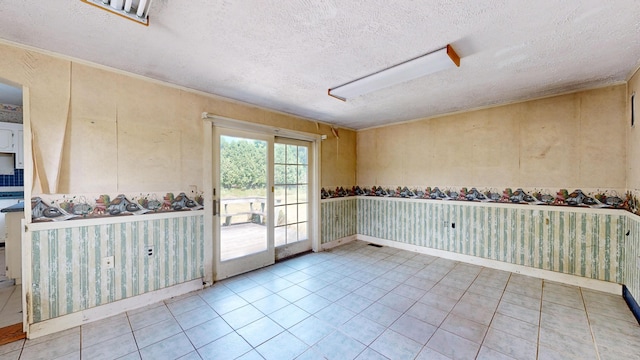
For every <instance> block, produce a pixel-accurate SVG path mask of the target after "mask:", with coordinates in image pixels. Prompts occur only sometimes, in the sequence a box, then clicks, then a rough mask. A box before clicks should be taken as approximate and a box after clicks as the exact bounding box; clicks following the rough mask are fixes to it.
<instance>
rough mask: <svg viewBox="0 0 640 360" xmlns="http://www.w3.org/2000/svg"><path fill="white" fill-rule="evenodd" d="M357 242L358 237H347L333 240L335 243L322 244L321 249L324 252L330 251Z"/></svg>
mask: <svg viewBox="0 0 640 360" xmlns="http://www.w3.org/2000/svg"><path fill="white" fill-rule="evenodd" d="M355 240H357V235H351V236H345V237H343V238H340V239H336V240H333V241H329V242H328V243H324V244H321V245H320V248H321V249H322V250H328V249H332V248H334V247H336V246H340V245H344V244H347V243H350V242H352V241H355Z"/></svg>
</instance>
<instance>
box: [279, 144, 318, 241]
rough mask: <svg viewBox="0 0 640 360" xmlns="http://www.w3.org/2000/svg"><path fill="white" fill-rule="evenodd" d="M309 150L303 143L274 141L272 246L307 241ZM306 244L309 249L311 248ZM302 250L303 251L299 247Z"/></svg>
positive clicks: (308, 145) (307, 145)
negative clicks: (273, 241)
mask: <svg viewBox="0 0 640 360" xmlns="http://www.w3.org/2000/svg"><path fill="white" fill-rule="evenodd" d="M309 149H310V143H308V142H304V141H297V140H290V139H282V138H276V143H275V144H274V174H275V175H274V185H275V199H274V205H275V219H274V224H273V225H274V237H275V246H278V247H282V246H285V245H290V244H294V243H299V242H303V241H306V240H308V239H309V237H308V235H307V233H308V231H307V228H308V221H309V214H308V213H309V194H308V191H309ZM310 244H311V243H310V242H309V249H310ZM300 249H301V251H304V249H303V248H300Z"/></svg>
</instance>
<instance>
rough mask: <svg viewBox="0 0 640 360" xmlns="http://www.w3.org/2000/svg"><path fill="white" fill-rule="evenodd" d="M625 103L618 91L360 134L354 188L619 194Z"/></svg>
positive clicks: (623, 159) (613, 88)
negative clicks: (614, 191)
mask: <svg viewBox="0 0 640 360" xmlns="http://www.w3.org/2000/svg"><path fill="white" fill-rule="evenodd" d="M625 98H626V86H625V85H618V86H611V87H606V88H600V89H595V90H589V91H583V92H578V93H574V94H568V95H561V96H556V97H550V98H546V99H541V100H533V101H528V102H523V103H517V104H510V105H505V106H498V107H493V108H489V109H483V110H476V111H470V112H465V113H460V114H454V115H448V116H443V117H438V118H432V119H424V120H419V121H414V122H410V123H406V124H401V125H391V126H385V127H381V128H375V129H369V130H363V131H360V132H358V137H357V158H358V164H357V181H358V184H359V185H364V186H372V185H381V186H389V187H395V186H399V185H403V186H405V185H406V186H416V187H425V186H432V187H433V186H440V187H462V186H475V187H478V188H479V189H482V188H495V189H499V190H502V189H504V188H506V187H511V188H517V187H524V188H539V189H548V190H551V191H556V190H557V189H560V188H570V189H574V188H582V189H583V190H584V189H598V188H600V189H619V190H623V189H625V186H626V184H625V178H626V171H625V170H626V148H625V142H626V141H625V126H626V116H625V102H626V100H625Z"/></svg>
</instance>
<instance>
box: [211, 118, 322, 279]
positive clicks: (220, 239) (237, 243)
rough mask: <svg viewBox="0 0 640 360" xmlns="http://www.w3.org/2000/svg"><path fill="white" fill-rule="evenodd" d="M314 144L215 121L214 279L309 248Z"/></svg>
mask: <svg viewBox="0 0 640 360" xmlns="http://www.w3.org/2000/svg"><path fill="white" fill-rule="evenodd" d="M311 144H312V143H311V142H308V141H301V140H292V139H287V138H280V137H275V136H273V135H269V134H261V133H257V132H256V133H254V132H244V131H239V130H230V129H225V128H220V127H215V126H214V149H213V150H214V151H213V159H214V165H213V174H214V178H213V185H214V186H213V187H214V191H213V193H214V221H213V227H214V229H213V234H214V257H215V267H216V271H215V273H216V274H215V279H217V280H219V279H224V278H227V277H229V276H233V275H237V274H241V273H244V272H248V271H251V270H254V269H257V268H260V267H263V266H267V265H270V264H273V263H274V262H275V260H277V259H281V258H285V257H289V256H292V255H295V254H298V253H300V252H305V251H309V250H311V240H310V239H311V236H310V234H311V233H312V230H311V229H312V226H311V222H312V218H313V217H312V216H310V214H311V209H312V207H311V205H310V204H311V203H312V202H311V196H310V194H311V193H310V191H311V184H312V176H310V174H311V169H312V168H313V161H314V159H313V156H312V151H311Z"/></svg>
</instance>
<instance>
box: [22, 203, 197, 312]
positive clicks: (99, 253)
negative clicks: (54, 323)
mask: <svg viewBox="0 0 640 360" xmlns="http://www.w3.org/2000/svg"><path fill="white" fill-rule="evenodd" d="M101 220H104V219H101ZM89 222H93V223H95V221H92V220H77V221H67V222H64V223H50V224H44V223H38V224H32V225H29V228H30V233H31V261H32V274H31V276H32V288H31V291H32V293H31V312H30V314H32V315H33V317H32V319H31V320H30V323H37V322H40V321H44V320H48V319H52V318H55V317H58V316H62V315H66V314H70V313H74V312H77V311H81V310H85V309H88V308H92V307H96V306H99V305H104V304H107V303H111V302H114V301H117V300H121V299H125V298H129V297H132V296H136V295H140V294H143V293H146V292H150V291H154V290H158V289H161V288H165V287H169V286H172V285H176V284H179V283H183V282H186V281H190V280H194V279H198V278H201V277H203V256H204V255H203V254H204V236H203V230H204V229H203V222H204V216H203V215H202V212H201V211H197V212H193V213H188V214H186V213H173V214H167V215H163V216H156V215H145V216H140V217H137V216H136V217H133V216H132V217H126V218H119V219H109V220H107V221H102V222H99V223H98V224H93V225H92V224H90V223H89ZM47 226H49V227H50V228H47ZM150 246H153V252H154V254H153V255H152V256H149V255H147V253H146V252H147V250H148V248H149V247H150ZM110 256H113V258H114V259H113V260H114V262H113V267H112V268H109V266H108V265H107V264H106V262H105V261H106V260H107V259H105V258H107V257H110Z"/></svg>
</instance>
